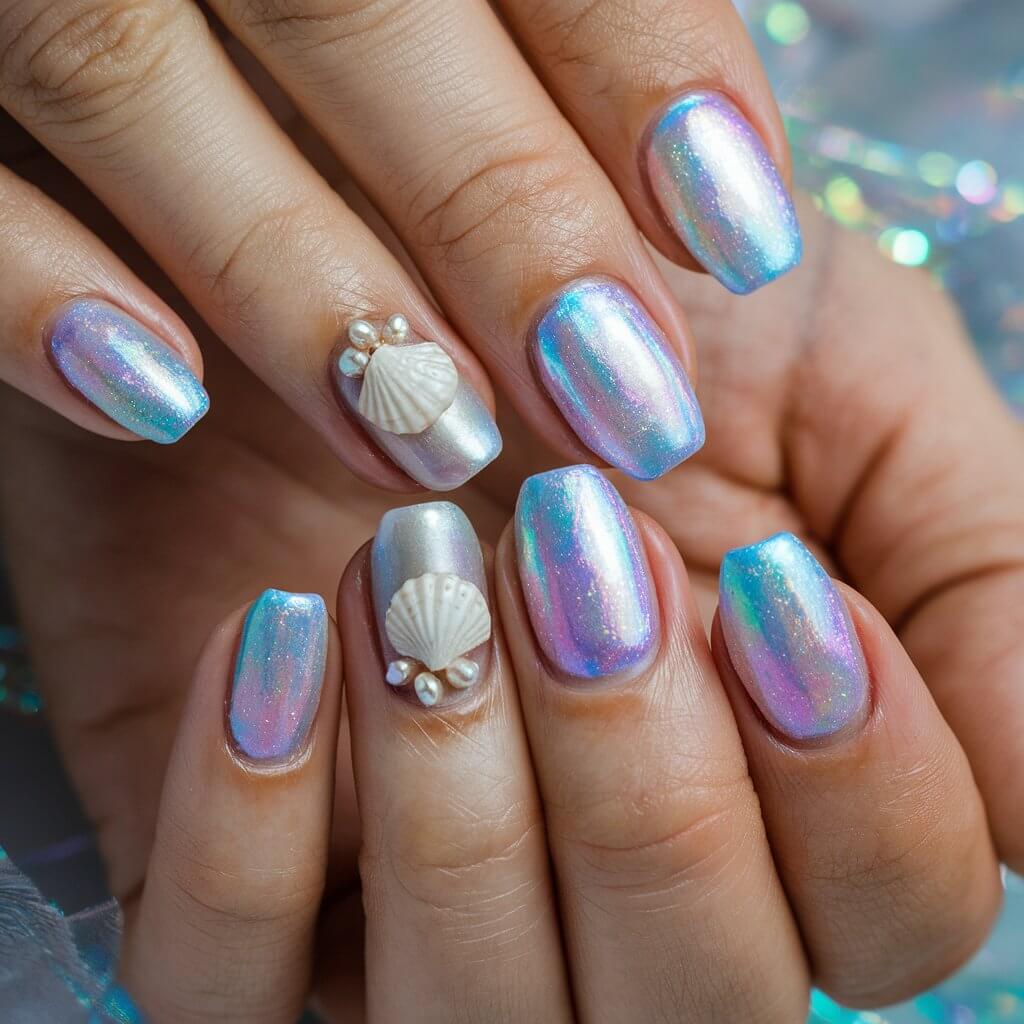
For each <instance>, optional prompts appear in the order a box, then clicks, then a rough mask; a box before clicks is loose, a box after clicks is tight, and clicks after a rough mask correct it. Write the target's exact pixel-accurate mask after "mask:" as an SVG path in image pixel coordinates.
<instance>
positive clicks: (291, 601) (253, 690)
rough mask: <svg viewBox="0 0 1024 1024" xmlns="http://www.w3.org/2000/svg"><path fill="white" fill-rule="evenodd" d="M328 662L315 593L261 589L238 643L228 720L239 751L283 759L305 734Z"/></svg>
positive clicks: (322, 611)
mask: <svg viewBox="0 0 1024 1024" xmlns="http://www.w3.org/2000/svg"><path fill="white" fill-rule="evenodd" d="M326 661H327V607H326V606H325V604H324V600H323V598H322V597H320V595H319V594H289V593H287V592H285V591H283V590H265V591H264V592H263V593H262V594H261V595H260V596H259V597H258V598H257V599H256V600H255V601H254V602H253V604H252V607H250V609H249V613H248V615H246V617H245V625H244V626H243V627H242V640H241V643H240V644H239V647H238V658H237V660H236V662H235V677H234V682H233V683H232V685H231V704H230V709H229V713H228V719H229V722H230V726H231V736H232V739H233V740H234V743H235V746H236V747H237V748H238V750H239V752H240V753H241V754H243V755H244V756H245V757H247V758H249V759H251V760H253V761H283V760H287V759H288V758H289V757H292V756H293V755H294V754H296V753H298V752H299V751H300V750H301V749H302V747H303V745H304V744H305V742H306V739H307V737H308V736H309V728H310V725H311V724H312V722H313V716H314V715H315V714H316V709H317V706H318V704H319V703H320V690H321V687H322V686H323V679H324V666H325V665H326Z"/></svg>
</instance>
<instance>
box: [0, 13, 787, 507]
mask: <svg viewBox="0 0 1024 1024" xmlns="http://www.w3.org/2000/svg"><path fill="white" fill-rule="evenodd" d="M211 6H212V7H213V14H214V15H215V16H216V17H217V18H219V19H220V22H221V23H222V24H223V26H224V27H225V28H226V29H227V30H228V32H230V33H232V34H233V37H234V38H235V39H237V40H239V41H240V42H241V43H242V44H244V46H245V47H247V48H248V50H249V52H250V53H251V54H252V55H253V57H254V58H255V59H256V60H257V61H259V62H260V64H261V65H262V67H261V68H260V69H258V72H257V74H256V76H255V77H256V78H257V81H258V82H259V83H260V84H263V85H265V83H266V78H267V73H268V72H269V74H270V76H272V77H273V80H274V81H275V82H276V84H277V86H279V87H280V89H281V90H283V92H284V93H286V94H287V95H288V96H290V97H291V99H292V100H293V101H294V102H295V104H296V105H297V106H298V107H299V108H300V109H301V110H302V111H303V112H304V114H305V116H306V118H307V119H308V123H309V125H310V126H311V128H312V130H313V131H315V132H317V133H319V135H320V136H321V137H322V138H323V139H324V140H326V142H327V144H328V145H329V146H330V148H331V149H332V150H333V153H334V154H335V155H336V156H337V158H338V159H339V160H341V162H342V163H343V164H344V165H345V166H346V167H347V168H348V169H349V171H350V173H351V175H352V176H353V178H354V179H355V180H356V181H357V182H358V183H359V185H360V186H361V187H362V189H363V191H364V193H365V195H366V196H367V197H368V198H369V200H370V202H371V203H373V204H374V206H375V207H376V210H377V211H379V213H378V214H373V215H370V216H369V217H365V216H364V217H361V216H359V215H358V214H357V213H356V212H355V211H354V210H353V209H351V208H350V207H348V206H346V205H345V202H344V201H343V200H342V198H341V197H340V196H339V195H338V194H337V193H336V192H335V191H334V190H333V189H332V188H331V187H330V185H329V184H328V182H327V181H325V180H324V178H323V176H322V175H321V174H320V173H319V172H318V169H317V166H316V165H315V162H314V161H312V160H310V159H308V158H307V155H306V154H304V153H303V152H301V151H300V150H299V149H298V148H297V147H296V146H295V145H294V143H293V142H292V141H291V140H289V139H288V138H287V137H286V136H285V135H284V134H283V133H282V132H281V130H280V128H279V125H278V124H277V123H276V122H275V120H274V117H273V116H272V114H271V108H274V109H275V110H276V109H278V108H280V107H281V106H282V97H281V96H280V94H277V93H276V92H275V93H274V98H273V100H272V101H270V102H269V103H264V102H263V100H262V99H261V98H259V97H258V96H257V95H256V94H255V93H254V92H253V90H252V88H250V86H249V85H248V84H247V83H246V82H245V81H243V79H242V77H241V76H240V75H239V73H238V70H237V67H236V66H235V64H234V63H233V61H232V59H231V57H230V56H229V54H228V52H227V50H226V48H225V46H224V45H222V43H221V41H220V40H219V39H218V38H216V37H215V35H214V34H213V32H211V30H210V27H209V25H208V24H207V19H206V16H205V13H204V12H203V11H201V10H200V7H199V5H198V4H197V3H194V2H193V0H100V2H93V0H87V2H84V3H80V2H78V0H60V2H57V3H53V2H51V0H8V2H6V3H4V4H2V5H0V105H2V106H3V107H4V108H5V109H6V110H7V111H8V112H9V113H10V114H11V115H12V116H13V117H14V118H15V119H16V120H17V121H18V122H20V124H21V125H22V126H23V127H24V128H26V129H27V130H28V131H29V132H30V133H31V134H32V135H34V136H35V138H36V139H37V140H38V141H39V142H40V143H41V144H42V145H43V146H45V147H46V148H47V149H48V150H50V152H52V153H53V154H54V155H55V156H56V157H57V158H58V159H59V160H61V161H62V162H63V163H64V164H65V165H66V166H67V167H68V168H69V169H70V170H71V171H73V172H74V174H75V175H77V177H78V178H79V179H80V180H81V181H82V182H84V183H85V184H86V186H87V187H88V188H89V189H90V190H91V191H92V192H93V194H95V195H96V196H97V197H99V198H100V200H101V201H102V202H104V203H105V205H106V206H107V208H108V209H109V210H110V211H111V212H112V213H113V214H114V215H115V216H117V217H118V219H119V220H120V221H121V222H122V223H123V224H124V225H125V226H126V227H127V228H128V230H129V231H130V232H131V234H132V235H133V236H134V237H135V238H136V239H137V240H138V241H139V242H140V244H141V245H142V246H143V247H144V248H145V249H146V251H147V252H148V254H149V255H150V257H151V258H152V259H153V260H154V261H155V262H156V263H158V264H159V265H160V266H161V267H162V268H163V270H164V272H165V273H166V274H167V276H168V277H169V278H170V280H171V281H173V282H174V284H175V285H176V286H177V287H178V289H179V290H180V291H181V292H182V294H183V295H184V296H185V297H186V298H187V300H188V301H189V302H190V304H191V305H192V307H193V308H194V309H195V310H196V312H197V313H199V314H200V316H202V317H203V319H204V320H205V321H206V323H207V324H209V325H210V327H211V328H212V329H213V331H214V332H215V333H216V334H217V336H218V337H220V338H221V339H222V340H224V341H225V342H226V343H227V345H228V346H229V348H231V349H232V350H233V351H234V352H235V354H236V355H237V356H238V357H239V358H240V359H241V360H242V361H243V362H244V363H245V364H246V365H247V366H248V367H249V368H250V369H251V370H252V371H253V372H254V373H255V374H256V376H257V377H259V378H261V379H262V380H263V381H264V382H265V383H266V384H267V385H268V386H269V387H270V388H271V389H272V390H274V391H275V392H276V393H277V394H278V395H279V396H280V397H281V398H282V399H283V400H284V402H285V403H286V404H287V405H289V406H290V407H291V408H292V409H293V410H294V411H295V412H296V413H297V414H298V415H299V416H300V417H301V418H303V419H304V420H305V421H306V422H307V423H308V424H309V425H310V426H311V427H312V428H313V429H314V431H315V432H316V433H318V434H319V435H320V437H321V438H322V439H323V440H324V441H325V442H326V444H327V445H328V446H329V447H330V448H331V449H332V450H333V452H334V453H335V455H337V456H338V457H339V458H340V459H341V461H342V462H343V463H344V464H345V465H347V466H348V467H349V468H351V469H352V470H354V471H355V472H356V473H357V474H358V475H360V476H361V477H362V478H363V479H365V480H368V481H370V482H372V483H375V484H377V485H378V486H383V487H387V488H390V489H398V490H402V489H404V490H414V489H415V485H416V484H419V485H422V486H423V487H426V488H427V489H429V490H450V489H452V488H454V487H456V486H458V485H460V484H462V483H464V482H465V481H466V480H468V479H469V478H470V477H472V476H473V475H475V474H476V473H477V472H478V471H479V470H480V469H481V468H483V466H485V465H487V464H488V463H489V462H490V461H491V460H493V459H494V458H495V457H496V456H497V454H498V452H499V450H500V448H501V439H500V436H499V434H498V432H497V430H496V427H495V424H494V421H493V418H492V408H493V396H492V392H491V384H490V380H493V382H494V384H495V385H496V387H497V389H498V390H499V391H501V392H503V393H504V394H506V395H507V396H508V398H509V400H510V401H511V403H512V404H513V405H514V406H515V408H516V409H517V411H518V412H519V414H520V415H521V416H522V418H523V419H524V421H525V422H526V423H527V424H529V425H530V426H531V427H532V428H533V429H534V430H535V431H537V432H538V433H539V434H540V436H542V437H543V438H544V440H545V442H546V443H548V444H550V445H552V446H553V447H554V448H555V449H556V450H557V451H558V452H559V453H560V455H561V456H562V457H564V458H568V459H569V460H573V461H575V460H581V459H587V458H590V457H592V456H595V455H596V457H598V458H599V459H603V460H605V461H606V462H608V463H610V464H611V465H614V466H616V467H618V468H621V469H623V470H625V471H626V472H628V473H631V474H632V475H634V476H637V477H639V478H643V479H649V478H653V477H657V476H660V475H662V474H663V473H665V472H666V471H667V470H669V469H670V468H672V467H673V466H675V465H677V464H678V463H679V462H681V461H683V460H684V459H685V458H687V457H689V456H690V455H692V454H693V452H694V451H696V450H697V449H698V448H699V447H700V445H701V443H702V442H703V438H704V429H703V424H702V421H701V417H700V411H699V409H698V407H697V405H696V401H695V399H694V397H693V394H692V390H691V386H690V381H689V377H688V370H689V371H690V372H691V373H692V371H693V363H694V359H693V352H692V343H691V341H690V338H689V334H688V332H687V329H686V326H685V320H684V314H683V311H682V309H681V307H680V306H679V304H678V302H677V301H676V299H675V297H674V296H673V294H672V292H671V290H670V289H669V288H668V287H667V286H666V284H665V282H664V280H663V278H662V276H661V275H660V274H659V273H658V271H657V269H656V267H655V265H654V262H653V261H652V259H651V256H650V253H649V251H648V250H647V248H646V247H645V245H644V243H643V240H642V236H641V231H643V232H644V233H645V234H646V235H647V237H648V238H649V239H651V240H653V241H654V243H655V244H656V245H658V246H659V248H661V250H662V251H663V252H664V253H666V254H667V255H668V256H669V257H670V258H672V259H675V260H678V261H679V262H681V263H684V264H692V263H693V259H694V258H696V259H697V260H698V261H700V262H701V263H703V264H704V265H705V266H707V267H708V268H709V269H710V270H712V271H713V272H714V273H715V274H717V275H718V276H719V277H720V278H721V279H722V281H723V282H724V283H725V284H726V285H727V286H728V287H730V288H732V289H733V290H735V291H740V292H748V291H750V290H752V289H754V288H756V287H758V286H760V285H762V284H764V283H766V282H767V281H769V280H772V279H773V278H774V277H776V276H778V275H779V274H781V273H783V272H785V271H786V270H788V269H790V268H791V267H792V266H794V265H795V264H796V263H797V262H798V261H799V258H800V248H801V243H800V232H799V228H798V226H797V223H796V219H795V215H794V213H793V209H792V204H791V202H790V199H789V196H788V193H787V191H786V187H785V185H784V183H783V179H782V177H781V176H780V171H779V170H778V169H777V168H782V172H781V174H785V168H786V166H787V157H786V148H785V143H784V140H783V135H782V130H781V124H780V119H779V115H778V112H777V110H776V108H775V104H774V102H773V100H772V97H771V94H770V91H769V89H768V86H767V84H766V82H765V80H764V76H763V74H762V72H761V70H760V67H759V65H758V62H757V58H756V54H755V53H754V50H753V47H752V44H751V41H750V40H749V38H748V37H747V35H746V32H745V30H744V28H743V25H742V23H741V21H740V19H739V16H738V14H737V13H736V11H735V10H734V8H733V5H732V4H731V3H730V2H728V0H700V2H695V3H689V4H687V5H686V6H685V7H679V6H678V5H672V4H664V3H661V2H659V0H639V2H635V3H632V4H631V5H630V6H629V8H628V10H627V9H625V8H621V7H620V5H618V4H614V3H599V4H594V3H592V2H589V0H508V2H505V3H500V4H497V5H495V7H496V8H498V9H497V10H495V9H492V5H491V4H490V3H488V2H487V0H378V2H373V3H365V2H363V0H258V2H252V0H216V2H215V3H214V4H212V5H211ZM512 33H515V35H516V37H517V39H518V47H517V44H516V42H513V38H512ZM237 49H238V47H237V45H236V46H235V50H236V51H237ZM246 63H247V64H249V65H251V64H252V60H251V59H249V60H247V61H246ZM267 92H268V90H267V89H264V93H265V94H266V93H267ZM0 210H2V216H0V238H3V239H4V242H5V244H4V246H3V249H4V260H5V264H4V273H3V274H2V275H0V313H2V315H3V319H4V321H5V322H6V323H8V324H15V325H17V330H16V332H15V335H14V338H13V339H12V343H9V344H8V345H6V346H4V347H3V348H0V379H3V380H6V381H7V382H8V383H10V384H12V385H13V386H15V387H17V388H20V389H21V390H23V391H25V392H26V393H28V394H30V395H32V396H33V397H36V398H38V399H40V400H41V401H43V402H44V403H46V404H49V405H50V406H51V407H53V408H54V409H56V410H58V411H60V412H62V413H63V414H64V415H65V416H67V417H68V418H70V419H72V420H74V421H75V422H77V423H79V424H80V425H83V426H86V427H89V428H91V429H92V430H94V431H96V432H98V433H102V434H106V435H109V436H117V437H122V438H123V437H127V436H130V435H131V434H135V435H140V436H144V437H148V438H151V439H155V440H160V441H165V442H166V441H173V440H177V439H178V438H179V437H181V436H182V435H183V434H184V433H185V432H186V431H187V430H188V429H189V428H190V427H191V426H192V425H193V424H194V423H195V422H196V420H197V419H198V418H199V417H200V416H201V415H202V414H203V412H204V411H205V408H206V404H207V400H206V395H205V393H204V392H203V390H202V387H201V385H200V383H199V377H200V375H201V368H200V362H201V361H200V356H199V350H198V349H197V346H196V342H195V340H194V338H193V337H192V336H190V335H189V333H188V331H187V330H186V329H185V327H184V325H183V324H182V323H181V322H180V321H178V320H177V319H176V318H175V317H174V316H173V314H172V313H171V312H170V310H169V309H168V308H167V307H166V306H165V305H163V304H162V303H161V302H160V301H159V299H158V298H157V297H156V296H155V295H153V293H152V292H151V291H150V290H149V289H148V288H146V287H145V286H144V285H143V284H142V283H141V282H139V281H138V280H137V279H136V277H135V276H134V275H133V274H132V273H131V271H130V270H129V269H128V267H126V266H125V265H124V264H123V263H121V262H120V261H119V260H118V259H117V258H116V257H115V256H114V255H113V254H112V253H111V252H110V251H109V250H108V249H107V248H106V247H105V246H104V245H103V244H102V242H101V241H100V240H99V239H98V238H96V237H95V236H94V235H92V234H90V233H89V231H88V230H87V228H86V226H85V225H83V224H82V223H81V222H80V221H79V220H77V219H76V218H75V217H74V216H73V214H72V213H71V211H69V210H67V209H62V208H61V207H60V206H58V205H55V204H54V203H53V202H51V201H49V200H47V199H45V198H44V197H42V196H39V195H38V194H37V193H35V192H34V191H33V190H32V189H30V188H29V187H28V186H27V185H26V184H25V183H24V182H23V181H21V180H19V179H18V178H17V177H15V176H14V175H13V174H9V173H6V172H0ZM380 216H383V218H384V220H386V221H387V223H388V225H389V226H390V228H391V230H392V231H393V232H394V234H395V236H397V239H398V240H399V241H400V243H401V244H402V246H404V248H405V250H406V251H407V253H408V254H409V255H410V256H411V258H412V261H413V262H414V264H415V270H410V268H408V267H407V266H405V265H403V264H402V263H401V262H400V261H399V260H398V259H397V258H396V257H395V256H394V255H393V254H392V252H391V251H390V250H389V249H388V247H387V246H386V245H385V244H384V243H383V242H382V241H381V240H380V238H379V237H378V232H377V231H376V230H375V228H376V226H377V222H378V221H379V218H380ZM684 243H685V247H684ZM687 247H688V248H687ZM422 281H425V282H426V284H427V285H429V288H430V292H431V295H432V298H428V296H427V293H426V291H425V290H424V289H423V288H422V286H421V285H422ZM96 300H101V302H99V303H98V302H97V301H96ZM434 300H436V301H437V302H439V303H440V306H441V311H443V314H444V315H443V316H442V313H441V312H439V311H438V309H437V307H436V306H435V305H434V304H433V302H434ZM395 312H398V313H401V314H403V315H404V316H405V317H407V319H408V322H409V325H410V327H411V331H412V334H413V336H415V337H418V338H420V339H423V340H428V341H436V342H437V343H438V344H439V345H440V346H441V348H442V349H443V350H444V353H446V355H447V357H449V358H448V362H447V364H446V365H447V366H448V367H449V368H450V372H451V374H452V376H453V377H456V376H457V380H458V384H457V387H456V389H455V390H454V392H453V393H449V392H446V393H445V399H446V400H447V402H448V403H449V404H447V405H445V404H444V403H443V402H442V403H440V404H439V407H438V408H437V409H435V410H433V411H432V412H431V417H432V418H429V417H428V418H426V420H425V429H424V427H423V426H421V427H420V428H419V430H418V431H416V432H405V431H397V432H396V430H395V429H394V424H393V423H391V422H390V420H388V418H387V417H383V418H382V417H380V416H376V417H375V416H374V415H373V414H372V413H371V411H370V410H369V409H368V408H366V407H365V406H364V403H363V402H361V401H360V400H359V386H358V384H357V383H355V380H354V378H355V377H356V376H357V374H356V372H355V371H356V370H357V369H358V367H356V366H355V365H354V364H352V363H345V362H344V361H342V362H340V363H339V350H338V348H337V343H338V339H339V336H341V335H343V334H344V332H345V329H346V328H347V326H348V325H349V324H350V323H351V322H352V321H353V320H356V319H357V318H363V317H367V318H369V319H378V320H380V321H385V320H387V319H388V317H389V316H390V315H391V314H392V313H395ZM595 321H596V322H597V323H599V324H600V325H601V330H599V331H594V330H593V329H592V327H593V324H594V323H595ZM612 336H614V338H615V343H614V344H612V345H607V344H602V339H607V338H609V337H612ZM48 356H49V358H48ZM442 358H444V355H442ZM61 377H63V380H62V379H61ZM66 385H70V386H71V388H72V389H74V391H72V390H70V389H69V388H68V387H66ZM75 392H77V394H76V393H75ZM453 394H454V400H453V399H452V395H453ZM610 395H614V396H615V402H614V403H612V402H609V396H610ZM83 397H84V399H86V400H87V401H83ZM216 397H217V396H215V399H216ZM88 403H91V405H90V404H88ZM96 407H98V408H99V409H100V410H102V411H103V413H106V416H108V417H110V419H109V420H108V419H107V418H105V417H104V416H103V415H101V414H100V413H99V412H97V408H96ZM110 420H113V421H114V422H113V423H112V422H110Z"/></svg>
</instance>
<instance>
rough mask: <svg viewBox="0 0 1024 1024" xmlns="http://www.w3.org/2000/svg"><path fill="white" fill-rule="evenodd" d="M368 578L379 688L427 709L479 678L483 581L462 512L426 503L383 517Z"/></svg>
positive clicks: (486, 619)
mask: <svg viewBox="0 0 1024 1024" xmlns="http://www.w3.org/2000/svg"><path fill="white" fill-rule="evenodd" d="M370 571H371V574H372V577H373V605H374V611H375V613H376V618H377V629H378V633H379V635H380V645H381V651H382V654H383V657H384V663H385V665H386V666H387V668H386V669H385V672H384V681H385V682H386V683H388V684H389V685H390V686H394V687H397V688H400V689H401V691H402V692H405V693H409V694H411V695H414V696H415V697H416V699H417V700H419V702H420V703H421V704H423V705H424V706H425V707H434V706H436V705H446V704H450V703H452V701H453V700H454V699H456V698H457V697H458V696H460V695H461V694H462V692H463V691H465V690H468V689H470V688H471V687H474V686H476V685H477V683H479V681H480V680H481V679H483V678H484V677H485V676H486V673H487V666H488V661H489V652H490V645H489V643H488V640H489V639H490V636H491V615H490V610H489V605H488V597H487V576H486V574H485V572H484V559H483V554H482V552H481V550H480V542H479V541H478V540H477V537H476V533H475V532H474V531H473V527H472V526H471V525H470V522H469V520H468V519H467V518H466V515H465V513H464V512H463V511H462V509H460V508H459V507H458V506H457V505H453V504H452V503H451V502H449V501H431V502H427V503H425V504H422V505H408V506H406V507H404V508H396V509H392V510H391V511H390V512H386V513H385V514H384V516H383V517H382V518H381V521H380V526H378V528H377V535H376V537H374V539H373V547H372V549H371V552H370Z"/></svg>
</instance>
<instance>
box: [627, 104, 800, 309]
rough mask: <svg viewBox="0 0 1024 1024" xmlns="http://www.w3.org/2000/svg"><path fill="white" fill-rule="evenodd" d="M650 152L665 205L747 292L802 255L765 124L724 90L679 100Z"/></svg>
mask: <svg viewBox="0 0 1024 1024" xmlns="http://www.w3.org/2000/svg"><path fill="white" fill-rule="evenodd" d="M644 159H645V162H646V167H647V176H648V180H649V181H650V185H651V191H652V192H653V194H654V198H655V200H656V201H657V203H658V205H659V206H660V207H661V211H662V213H663V214H664V215H665V217H666V218H667V219H668V222H669V224H670V225H671V226H672V227H673V228H674V229H675V231H676V233H677V234H678V235H679V237H680V239H681V240H682V242H683V244H684V245H685V246H686V247H687V249H689V250H690V253H691V254H692V255H693V257H694V258H695V259H696V260H697V261H698V262H699V263H701V264H703V266H704V267H705V268H706V269H707V270H708V271H710V273H712V274H714V275H715V277H717V278H718V280H719V281H721V282H722V284H724V285H725V286H726V288H728V289H730V290H731V291H734V292H738V293H739V294H741V295H743V294H746V293H747V292H752V291H754V290H755V289H757V288H760V287H761V286H762V285H765V284H768V282H769V281H773V280H774V279H775V278H776V277H779V276H780V275H781V274H784V273H785V272H786V271H787V270H792V268H793V267H795V266H796V265H797V264H798V263H799V262H800V257H801V255H802V251H803V243H802V241H801V237H800V225H799V223H798V222H797V219H796V211H795V210H794V209H793V202H792V200H791V199H790V196H789V193H788V192H787V191H786V186H785V185H784V184H783V183H782V179H781V178H780V177H779V172H778V170H777V169H776V167H775V164H774V163H773V162H772V158H771V157H770V156H769V155H768V151H767V150H766V149H765V147H764V143H763V142H762V141H761V139H760V137H759V136H758V134H757V132H755V131H754V129H753V127H752V126H751V124H750V122H749V121H747V119H746V118H745V117H744V116H743V115H742V114H741V113H740V111H739V109H738V108H737V107H736V105H735V104H734V103H733V102H732V101H731V100H729V99H727V98H726V97H725V96H723V95H722V94H721V93H717V92H710V91H702V92H691V93H687V94H685V95H683V96H680V97H679V98H678V99H676V100H673V101H672V102H671V103H670V104H669V105H668V106H667V107H666V108H665V109H664V110H662V112H661V113H660V114H659V115H658V117H657V119H656V120H655V121H654V123H653V125H652V126H651V128H650V130H649V132H648V134H647V141H646V147H645V152H644Z"/></svg>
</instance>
